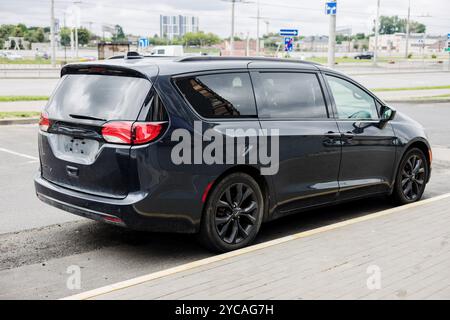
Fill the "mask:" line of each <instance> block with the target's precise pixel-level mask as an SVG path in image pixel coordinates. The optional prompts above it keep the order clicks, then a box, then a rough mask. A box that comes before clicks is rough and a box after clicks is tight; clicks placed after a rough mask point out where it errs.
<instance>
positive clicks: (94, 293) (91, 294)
mask: <svg viewBox="0 0 450 320" xmlns="http://www.w3.org/2000/svg"><path fill="white" fill-rule="evenodd" d="M448 197H450V193H447V194H443V195H440V196H437V197H434V198H429V199H426V200H422V201H419V202H414V203H411V204H407V205H404V206H400V207H395V208H391V209H386V210H382V211H378V212H375V213H372V214H368V215H365V216H361V217H358V218H353V219H350V220H345V221H341V222H338V223H334V224H330V225H327V226H324V227H319V228H316V229H312V230H308V231H303V232H300V233H297V234H293V235H290V236H286V237H283V238H279V239H275V240H271V241H267V242H263V243H259V244H256V245H253V246H250V247H246V248H243V249H239V250H235V251H231V252H227V253H224V254H219V255H216V256H212V257H209V258H206V259H201V260H197V261H193V262H189V263H186V264H183V265H180V266H177V267H173V268H170V269H166V270H162V271H158V272H154V273H150V274H147V275H143V276H140V277H137V278H133V279H129V280H125V281H122V282H118V283H114V284H110V285H107V286H104V287H101V288H97V289H94V290H90V291H87V292H82V293H79V294H76V295H73V296H69V297H66V298H63V299H61V300H88V299H92V298H95V297H98V296H101V295H103V294H106V293H110V292H113V291H117V290H122V289H125V288H129V287H133V286H136V285H139V284H142V283H145V282H149V281H151V280H155V279H159V278H162V277H167V276H169V275H172V274H175V273H179V272H183V271H186V270H190V269H193V268H197V267H201V266H204V265H208V264H211V263H214V262H218V261H222V260H225V259H229V258H232V257H236V256H239V255H242V254H245V253H248V252H253V251H257V250H261V249H264V248H267V247H271V246H275V245H279V244H281V243H285V242H288V241H292V240H296V239H300V238H305V237H309V236H312V235H315V234H318V233H322V232H326V231H331V230H335V229H338V228H342V227H345V226H348V225H352V224H355V223H359V222H363V221H368V220H372V219H376V218H380V217H383V216H386V215H389V214H393V213H396V212H399V211H405V210H407V209H411V208H414V207H417V206H421V205H424V204H428V203H432V202H435V201H439V200H442V199H446V198H448Z"/></svg>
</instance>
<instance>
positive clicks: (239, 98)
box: [35, 53, 432, 252]
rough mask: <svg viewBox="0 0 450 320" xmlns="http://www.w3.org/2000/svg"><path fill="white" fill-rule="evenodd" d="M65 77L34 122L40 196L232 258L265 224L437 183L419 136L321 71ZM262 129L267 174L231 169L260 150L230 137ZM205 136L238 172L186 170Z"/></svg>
mask: <svg viewBox="0 0 450 320" xmlns="http://www.w3.org/2000/svg"><path fill="white" fill-rule="evenodd" d="M61 75H62V79H61V81H60V83H59V85H58V86H57V89H56V91H55V92H54V94H53V96H52V97H51V98H50V100H49V102H48V104H47V106H46V108H45V110H44V112H43V113H42V116H41V119H40V122H39V128H40V130H39V156H40V172H39V173H38V174H37V176H36V178H35V187H36V193H37V196H38V197H39V198H40V199H41V200H42V201H44V202H46V203H48V204H50V205H52V206H55V207H57V208H60V209H63V210H66V211H69V212H71V213H74V214H77V215H80V216H84V217H87V218H90V219H95V220H99V221H103V222H107V223H112V224H115V225H118V226H124V227H129V228H133V229H137V230H147V231H159V232H161V231H164V232H184V233H197V234H198V235H199V238H200V239H201V241H202V242H203V243H204V245H205V246H207V247H209V248H211V249H213V250H215V251H221V252H223V251H229V250H234V249H238V248H242V247H244V246H246V245H249V244H250V243H252V242H253V240H254V239H255V237H256V235H257V234H258V232H259V229H260V226H261V223H264V222H268V221H271V220H274V219H277V218H280V217H283V216H286V215H289V214H293V213H297V212H299V211H302V210H305V209H311V208H316V207H318V206H323V205H330V204H336V203H341V202H345V201H350V200H354V199H360V198H365V197H369V196H390V197H391V198H392V199H393V200H394V201H395V202H396V203H398V204H407V203H412V202H415V201H418V200H420V199H421V197H422V194H423V192H424V190H425V186H426V184H427V182H428V180H429V177H430V172H431V161H432V154H431V148H430V144H429V143H428V140H427V137H426V134H425V131H424V129H423V127H422V126H421V125H420V124H419V123H417V122H415V121H414V120H412V119H410V118H408V117H407V116H405V115H403V114H402V113H400V112H396V111H395V110H394V109H392V108H391V107H389V106H388V105H387V104H386V103H385V102H383V101H382V100H380V99H379V98H378V97H377V96H376V95H374V94H373V93H372V92H370V91H369V90H367V89H366V88H364V87H363V86H361V85H360V84H359V83H357V82H356V81H354V80H352V79H351V78H349V77H347V76H346V75H344V74H342V73H340V72H337V71H335V70H331V69H328V68H326V67H322V66H320V65H317V64H313V63H308V62H304V61H292V60H291V61H287V60H281V59H273V58H272V59H271V58H248V57H242V58H236V57H184V58H176V59H172V58H165V59H163V58H152V57H148V58H147V57H142V56H139V55H138V54H137V53H135V54H133V55H127V58H125V59H118V58H117V59H113V60H104V61H100V62H85V63H77V64H68V65H66V66H64V67H63V68H62V71H61ZM261 129H262V130H264V131H265V132H266V133H265V135H267V136H270V137H271V138H272V137H273V138H275V139H276V140H275V141H276V145H277V146H279V148H277V149H276V150H277V151H276V154H277V155H278V157H276V166H277V170H276V171H274V172H273V173H271V174H270V175H265V174H262V172H263V170H264V168H266V167H265V166H264V165H263V164H258V163H247V162H245V161H244V162H239V161H234V160H235V158H234V155H236V156H237V155H238V153H239V155H244V156H245V155H246V154H247V150H248V154H249V156H250V154H251V151H250V150H256V149H258V148H260V147H263V146H261V145H259V144H255V145H252V146H250V145H249V143H250V142H249V141H248V139H240V137H241V138H242V134H237V133H236V134H232V133H230V131H231V132H234V131H236V132H239V131H242V130H245V131H247V130H249V131H253V132H259V131H260V130H261ZM207 131H208V132H210V133H211V132H213V133H214V135H215V136H214V141H216V140H217V141H219V140H223V139H225V140H226V141H227V145H226V147H227V151H228V150H229V149H228V147H229V146H231V151H232V152H230V153H228V152H226V153H222V151H215V154H222V155H226V156H229V155H232V157H233V158H230V159H231V160H232V161H228V160H227V161H226V162H225V161H222V160H223V159H222V158H220V159H219V160H220V161H219V162H209V163H206V162H202V161H201V159H200V161H199V162H198V163H196V164H194V163H193V162H191V160H192V159H191V156H192V155H194V156H195V157H197V156H196V154H199V155H200V158H201V156H202V152H200V153H198V152H197V151H198V150H200V151H202V150H201V149H202V147H203V146H205V145H206V140H203V141H205V144H202V138H201V135H203V134H205V133H206V132H207ZM272 132H273V133H272ZM180 134H183V135H187V137H188V138H186V141H191V142H192V140H191V138H193V139H194V144H193V145H192V144H190V143H188V146H187V149H185V150H183V152H182V157H183V158H184V157H186V158H187V162H179V160H180V159H179V157H178V156H177V157H176V159H174V153H173V151H175V149H174V147H175V146H176V144H175V142H174V141H175V140H177V139H179V137H180V136H179V135H180ZM198 136H200V140H198V139H197V137H198ZM176 137H178V138H176ZM244 138H245V137H244ZM238 139H239V140H241V144H239V140H238ZM183 141H184V139H183ZM195 141H200V142H199V143H200V144H199V145H198V147H199V148H197V147H196V146H195V144H196V142H195ZM208 141H211V139H209V140H208ZM246 141H247V142H246ZM242 143H244V145H243V144H242ZM253 146H256V147H255V148H253ZM206 147H208V145H207V146H206ZM235 149H236V150H241V152H239V151H236V152H235V151H234V150H235ZM221 150H222V148H221ZM266 150H267V149H266ZM205 151H206V149H205ZM272 152H273V153H275V151H273V150H272ZM175 155H180V153H179V152H175ZM194 161H196V160H195V159H194Z"/></svg>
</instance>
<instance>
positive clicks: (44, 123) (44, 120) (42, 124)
mask: <svg viewBox="0 0 450 320" xmlns="http://www.w3.org/2000/svg"><path fill="white" fill-rule="evenodd" d="M49 127H50V120H49V118H48V114H47V113H46V112H45V111H42V112H41V117H40V118H39V129H41V130H42V131H44V132H47V131H48V128H49Z"/></svg>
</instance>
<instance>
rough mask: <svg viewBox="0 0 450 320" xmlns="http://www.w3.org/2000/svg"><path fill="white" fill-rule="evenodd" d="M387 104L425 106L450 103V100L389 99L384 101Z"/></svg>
mask: <svg viewBox="0 0 450 320" xmlns="http://www.w3.org/2000/svg"><path fill="white" fill-rule="evenodd" d="M383 100H384V101H385V102H388V103H412V104H425V103H450V98H449V99H403V100H397V99H393V100H389V99H383Z"/></svg>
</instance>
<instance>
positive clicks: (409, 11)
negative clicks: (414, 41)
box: [405, 0, 411, 59]
mask: <svg viewBox="0 0 450 320" xmlns="http://www.w3.org/2000/svg"><path fill="white" fill-rule="evenodd" d="M410 19H411V0H409V1H408V19H407V20H406V46H405V58H406V59H408V55H409V52H408V50H409V48H408V47H409V32H410V30H409V28H410Z"/></svg>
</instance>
